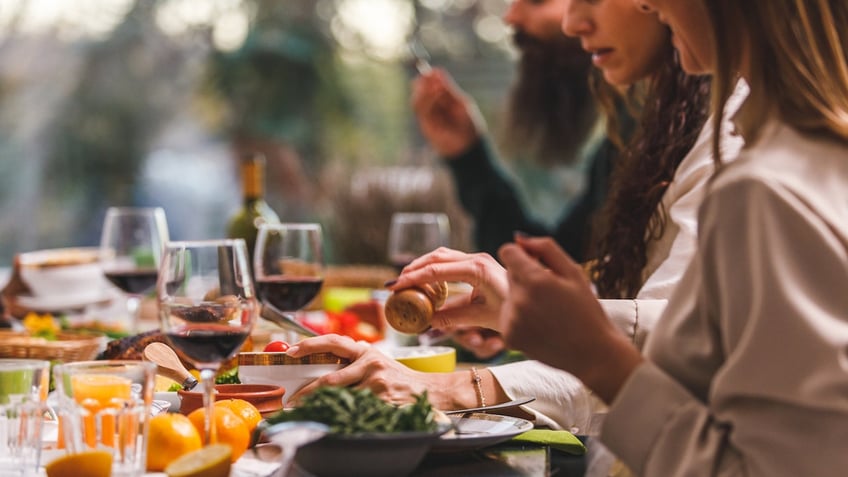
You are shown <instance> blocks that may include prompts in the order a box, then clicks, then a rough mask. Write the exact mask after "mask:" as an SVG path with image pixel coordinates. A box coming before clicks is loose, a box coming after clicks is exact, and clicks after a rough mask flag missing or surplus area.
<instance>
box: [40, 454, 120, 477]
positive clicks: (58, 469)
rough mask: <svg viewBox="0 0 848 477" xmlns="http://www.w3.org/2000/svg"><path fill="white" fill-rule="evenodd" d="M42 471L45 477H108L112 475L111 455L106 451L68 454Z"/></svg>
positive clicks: (51, 462) (53, 461) (55, 460)
mask: <svg viewBox="0 0 848 477" xmlns="http://www.w3.org/2000/svg"><path fill="white" fill-rule="evenodd" d="M44 470H45V471H47V477H78V476H80V475H84V476H86V477H109V476H110V475H111V474H112V454H110V453H109V452H108V451H86V452H79V453H76V454H68V455H64V456H62V457H59V458H57V459H54V460H52V461H50V463H49V464H47V465H46V466H45V467H44Z"/></svg>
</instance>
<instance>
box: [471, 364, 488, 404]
mask: <svg viewBox="0 0 848 477" xmlns="http://www.w3.org/2000/svg"><path fill="white" fill-rule="evenodd" d="M471 381H472V382H473V383H474V390H475V391H477V399H479V400H480V407H483V406H485V405H486V396H484V395H483V384H482V381H483V380H482V379H480V374H479V373H478V372H477V368H475V367H474V366H472V367H471Z"/></svg>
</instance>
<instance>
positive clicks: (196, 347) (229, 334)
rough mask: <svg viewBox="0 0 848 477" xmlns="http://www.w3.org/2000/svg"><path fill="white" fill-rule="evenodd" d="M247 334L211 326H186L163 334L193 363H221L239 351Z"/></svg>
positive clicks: (229, 328)
mask: <svg viewBox="0 0 848 477" xmlns="http://www.w3.org/2000/svg"><path fill="white" fill-rule="evenodd" d="M247 335H248V332H247V331H244V330H239V329H236V328H232V327H230V326H226V325H224V326H221V325H213V324H207V325H204V324H199V325H187V326H185V327H182V328H176V329H173V330H170V331H168V332H167V333H165V336H167V338H168V341H170V342H171V345H172V346H173V347H174V348H176V349H177V350H179V351H180V352H181V353H183V354H184V355H185V356H186V357H187V358H188V359H189V360H190V361H192V362H193V363H221V362H223V361H226V360H228V359H231V358H232V357H233V356H235V355H236V353H237V352H238V351H239V349H241V346H242V345H243V344H244V342H245V340H246V339H247Z"/></svg>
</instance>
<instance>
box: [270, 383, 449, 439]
mask: <svg viewBox="0 0 848 477" xmlns="http://www.w3.org/2000/svg"><path fill="white" fill-rule="evenodd" d="M266 421H267V424H268V425H273V424H277V423H279V422H287V421H315V422H320V423H322V424H325V425H327V426H328V427H329V428H330V432H332V433H338V434H354V433H363V432H365V433H384V432H408V431H418V432H428V431H433V430H436V427H437V424H436V421H435V413H434V412H433V407H432V406H431V405H430V401H428V400H427V391H424V392H423V393H422V394H420V395H417V396H416V399H415V403H413V404H410V405H405V406H401V407H398V406H394V405H392V404H389V403H387V402H385V401H383V400H382V399H380V398H379V397H377V396H376V395H375V394H374V393H373V392H371V390H369V389H350V388H340V387H330V386H325V387H321V388H318V389H317V390H316V391H315V392H314V393H312V394H310V395H309V396H307V397H305V398H304V399H303V401H302V403H301V405H300V406H298V407H296V408H294V409H292V410H289V411H280V412H279V413H277V414H275V415H273V416H270V417H269V418H268V419H267V420H266Z"/></svg>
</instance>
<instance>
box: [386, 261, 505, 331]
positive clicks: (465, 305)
mask: <svg viewBox="0 0 848 477" xmlns="http://www.w3.org/2000/svg"><path fill="white" fill-rule="evenodd" d="M437 281H448V282H464V283H467V284H469V285H471V287H472V290H471V293H470V294H468V295H466V296H461V297H458V298H457V297H450V296H448V300H447V302H446V304H445V306H443V307H442V308H440V309H439V310H437V311H436V312H435V313H434V314H433V322H432V326H433V328H436V329H445V328H453V327H459V326H481V327H483V328H490V329H493V330H498V327H499V321H498V317H499V316H500V311H501V304H502V303H503V300H504V298H505V297H506V294H507V291H508V283H507V278H506V270H504V268H503V267H502V266H501V265H500V264H499V263H498V262H497V261H496V260H495V259H494V258H493V257H492V256H491V255H488V254H485V253H475V254H468V253H463V252H460V251H457V250H453V249H449V248H445V247H441V248H438V249H436V250H434V251H433V252H430V253H428V254H426V255H423V256H421V257H419V258H417V259H415V260H413V261H412V263H410V264H409V265H407V266H406V267H405V268H404V269H403V271H402V272H401V274H400V275H399V276H398V277H397V280H396V282H395V283H393V284H391V286H390V287H389V288H390V289H391V290H400V289H403V288H409V287H411V286H414V285H417V284H422V283H432V282H437Z"/></svg>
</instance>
